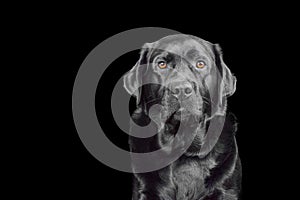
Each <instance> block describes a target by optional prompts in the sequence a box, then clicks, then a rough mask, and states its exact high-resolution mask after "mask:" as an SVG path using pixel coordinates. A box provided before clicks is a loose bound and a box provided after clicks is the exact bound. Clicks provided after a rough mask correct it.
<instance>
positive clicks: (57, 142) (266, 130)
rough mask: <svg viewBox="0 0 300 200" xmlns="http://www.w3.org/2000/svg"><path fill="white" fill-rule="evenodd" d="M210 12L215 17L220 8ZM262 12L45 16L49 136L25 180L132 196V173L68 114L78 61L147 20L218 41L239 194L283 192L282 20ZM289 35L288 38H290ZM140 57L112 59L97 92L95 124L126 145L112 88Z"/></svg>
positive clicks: (71, 190)
mask: <svg viewBox="0 0 300 200" xmlns="http://www.w3.org/2000/svg"><path fill="white" fill-rule="evenodd" d="M103 9H104V8H102V9H101V10H103ZM211 12H212V13H211V14H212V15H214V14H213V13H215V12H217V11H213V10H212V11H211ZM61 13H63V12H61ZM61 13H60V14H61ZM77 14H78V13H77ZM140 14H141V13H139V15H138V16H140ZM264 14H265V13H264V11H261V13H260V15H259V16H257V13H256V15H255V16H256V17H257V18H254V17H253V12H252V11H251V12H248V13H246V14H244V13H243V12H242V11H241V12H238V13H234V14H232V15H233V16H232V17H231V18H225V15H222V14H221V15H220V16H215V17H213V18H210V20H207V17H204V16H202V17H199V16H198V18H197V17H195V16H194V15H193V16H189V15H186V16H185V18H182V17H180V19H177V18H176V19H173V18H172V17H165V18H164V19H161V18H159V17H158V18H153V17H152V16H151V17H150V18H149V19H148V20H145V19H144V17H138V16H134V17H133V18H132V19H128V20H127V19H125V18H124V15H122V17H121V18H122V20H121V19H112V18H110V17H106V15H105V14H104V15H101V16H100V15H99V16H93V17H91V16H90V15H88V17H86V18H82V17H81V15H80V13H79V14H78V15H76V16H77V17H73V16H69V15H67V14H66V15H63V16H59V17H56V18H54V19H52V18H51V17H49V18H45V20H44V21H43V23H42V25H41V26H38V28H37V30H38V31H36V32H35V33H34V37H35V36H38V37H37V38H38V40H39V41H41V44H39V45H38V47H40V46H44V47H45V46H46V49H47V50H45V51H43V50H41V48H37V51H40V52H39V54H43V55H42V58H43V62H45V63H47V64H46V65H47V66H48V67H47V68H46V71H43V73H47V74H51V77H50V78H49V79H47V80H46V81H47V82H48V84H47V86H49V88H47V100H50V101H49V103H48V102H47V103H45V104H44V106H43V107H45V105H46V109H45V110H43V112H44V113H45V112H46V113H47V115H48V117H49V120H47V125H46V126H45V127H46V129H47V130H46V132H47V134H46V133H43V136H46V138H45V139H44V138H43V141H44V142H45V144H46V143H47V145H45V146H43V144H44V143H43V144H42V145H41V146H43V147H41V148H42V149H45V150H46V151H45V152H47V156H44V154H42V153H41V150H37V148H36V149H34V151H33V152H34V155H36V156H34V160H35V161H37V163H38V164H34V167H33V168H31V171H33V172H32V173H29V174H26V180H27V179H33V177H37V178H36V179H35V178H34V182H35V184H34V186H33V187H34V188H35V190H38V191H39V192H41V194H42V195H46V196H53V197H66V198H78V197H80V198H85V199H92V198H93V199H120V198H122V199H130V196H131V174H128V173H124V172H119V171H116V170H114V169H111V168H109V167H107V166H105V165H104V164H102V163H100V162H99V161H98V160H96V159H95V158H94V157H93V156H92V155H91V154H90V153H89V152H88V151H87V150H86V149H85V147H84V145H83V144H82V142H81V141H80V139H79V136H78V134H77V132H76V129H75V125H74V122H73V117H72V106H71V101H72V89H73V83H74V80H75V77H76V74H77V71H78V69H79V67H80V65H81V64H82V62H83V60H84V59H85V57H86V56H87V55H88V54H89V52H90V51H91V50H93V48H95V47H96V46H97V45H98V44H99V43H101V42H102V41H103V40H105V39H107V38H108V37H110V36H112V35H114V34H117V33H120V32H122V31H125V30H128V29H132V28H138V27H149V26H150V27H164V28H169V29H174V30H177V31H179V32H182V33H186V34H191V35H195V36H198V37H200V38H202V39H205V40H208V41H210V42H212V43H219V44H220V46H221V47H222V49H223V57H224V61H225V63H226V64H227V65H228V67H229V68H230V69H231V72H232V73H233V74H234V75H235V76H236V77H237V90H236V92H235V94H234V95H233V96H231V97H230V98H229V99H228V108H229V110H230V111H232V112H233V113H234V114H235V115H236V116H237V118H238V122H239V125H238V132H237V142H238V146H239V153H240V157H241V160H242V166H243V183H242V186H243V199H268V198H270V197H274V196H275V197H279V196H278V195H279V194H281V195H282V194H283V195H286V192H284V191H285V190H284V187H285V186H287V185H288V182H285V181H282V178H283V177H284V176H285V173H282V172H283V171H284V170H283V168H284V166H285V167H287V168H289V166H286V165H287V164H286V163H287V161H283V160H284V159H283V158H286V154H285V153H283V151H282V149H281V148H280V145H281V144H282V143H285V142H286V140H287V139H285V138H284V137H282V134H283V132H284V131H285V130H284V129H283V128H282V127H281V126H280V124H282V118H283V116H282V115H281V114H279V111H280V110H281V109H283V108H282V106H281V107H279V106H278V105H279V102H280V101H281V98H283V97H282V95H278V91H283V90H284V88H286V87H285V85H284V84H283V83H282V81H281V80H278V75H279V74H280V75H281V77H282V76H283V73H284V72H283V71H282V59H281V57H280V56H279V57H277V53H278V51H280V50H279V49H278V48H279V47H278V45H277V44H278V42H277V41H278V39H277V38H278V36H281V34H283V33H282V30H286V29H285V26H287V25H285V23H282V22H280V20H281V19H279V18H273V17H269V16H268V15H266V16H265V15H264ZM196 16H197V15H196ZM205 16H206V15H205ZM261 16H264V17H261ZM199 18H200V19H199ZM279 24H280V26H279ZM278 30H279V31H278ZM275 41H276V42H275ZM286 41H289V38H288V37H287V38H286ZM145 42H152V41H145ZM46 52H47V53H46ZM45 54H46V55H45ZM138 58H139V54H138V51H133V52H130V53H128V54H125V55H124V56H121V57H120V58H119V59H117V60H116V61H115V62H114V63H112V65H110V66H109V68H108V70H107V71H106V72H105V74H104V76H103V77H102V79H101V81H100V83H99V85H98V89H97V94H96V109H97V115H98V118H99V121H100V123H101V124H103V125H104V127H106V128H107V129H110V132H109V133H106V134H107V136H108V137H109V139H110V140H112V141H113V142H114V143H115V144H116V145H118V146H120V147H122V148H124V149H127V148H128V146H127V136H126V134H124V133H122V132H120V131H119V130H118V128H117V127H116V126H115V124H114V123H113V121H112V118H111V117H109V116H111V113H110V110H109V105H110V92H111V90H112V88H113V86H114V83H115V81H116V80H117V79H118V78H119V77H121V76H122V75H123V74H124V73H125V72H126V71H128V70H129V69H131V68H132V67H133V65H134V64H135V63H136V61H137V60H138ZM274 58H276V59H274ZM274 61H275V62H274ZM45 127H44V128H45ZM48 144H49V145H48ZM45 158H46V159H45ZM24 173H26V171H25V172H24ZM33 174H34V175H36V176H33ZM286 183H287V184H286ZM24 184H25V185H26V181H24ZM26 191H28V190H27V189H26ZM283 199H284V198H283Z"/></svg>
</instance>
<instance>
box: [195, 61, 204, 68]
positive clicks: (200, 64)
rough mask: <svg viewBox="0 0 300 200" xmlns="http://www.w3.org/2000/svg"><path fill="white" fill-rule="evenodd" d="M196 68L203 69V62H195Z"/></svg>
mask: <svg viewBox="0 0 300 200" xmlns="http://www.w3.org/2000/svg"><path fill="white" fill-rule="evenodd" d="M196 67H197V68H200V69H202V68H204V67H205V62H204V61H202V60H199V61H197V63H196Z"/></svg>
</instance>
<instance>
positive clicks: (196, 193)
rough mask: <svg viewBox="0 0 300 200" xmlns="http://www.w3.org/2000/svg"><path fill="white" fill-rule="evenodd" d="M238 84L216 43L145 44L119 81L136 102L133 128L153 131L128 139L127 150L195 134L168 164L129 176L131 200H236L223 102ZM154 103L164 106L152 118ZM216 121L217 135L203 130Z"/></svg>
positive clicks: (237, 175) (183, 38)
mask: <svg viewBox="0 0 300 200" xmlns="http://www.w3.org/2000/svg"><path fill="white" fill-rule="evenodd" d="M156 83H157V84H156ZM235 84H236V79H235V77H234V76H233V75H232V74H231V72H230V70H229V69H228V67H227V66H226V65H225V64H224V62H223V60H222V55H221V50H220V48H219V46H218V45H215V44H211V43H209V42H207V41H204V40H202V39H199V38H197V37H194V36H189V35H171V36H167V37H164V38H162V39H160V40H159V41H157V42H154V43H151V44H150V43H146V44H145V45H144V47H143V49H142V51H141V56H140V59H139V61H138V62H137V64H136V65H135V66H134V67H133V69H132V70H130V71H129V72H128V73H127V74H126V75H125V77H124V87H125V89H126V90H127V91H128V92H129V93H130V94H133V95H134V96H135V97H136V99H137V109H136V111H135V112H134V113H133V115H132V119H133V121H134V123H136V124H138V125H140V126H145V125H147V124H148V123H149V122H150V121H151V120H152V121H154V122H155V124H156V130H157V134H156V135H154V136H152V137H150V138H137V137H130V141H129V143H130V147H131V151H132V152H137V153H146V152H152V151H155V150H158V149H161V148H163V147H169V148H165V149H166V151H172V150H174V146H172V142H174V138H175V136H176V135H177V136H178V135H181V137H190V136H191V135H193V140H192V143H191V145H189V147H188V148H186V149H185V152H184V154H183V155H181V156H180V158H179V159H177V160H176V161H174V162H173V163H171V164H170V165H168V166H166V167H163V168H162V169H159V170H156V171H152V172H147V173H136V174H134V184H133V197H132V199H133V200H162V199H163V200H175V199H177V200H179V199H180V200H200V199H205V200H207V199H239V194H240V190H241V163H240V159H239V156H238V150H237V145H236V140H235V136H234V135H235V132H236V122H235V117H234V116H233V114H231V113H227V114H226V98H227V97H228V96H230V95H232V94H233V93H234V92H235ZM155 104H159V105H161V106H162V109H160V110H159V112H152V113H151V111H150V108H151V107H152V106H153V105H155ZM215 119H217V121H218V120H219V119H224V126H223V129H222V130H221V131H220V135H218V134H217V133H216V131H214V130H213V131H210V132H209V131H208V130H209V126H210V125H211V124H212V120H215ZM219 121H220V120H219ZM179 126H180V127H181V129H180V131H179ZM131 131H135V129H134V128H131ZM209 134H210V135H209ZM216 135H217V136H218V137H216ZM185 142H186V141H185V140H184V139H183V140H182V141H181V143H183V145H184V143H185ZM179 143H180V142H179ZM167 154H168V152H166V155H167ZM153 162H155V161H153Z"/></svg>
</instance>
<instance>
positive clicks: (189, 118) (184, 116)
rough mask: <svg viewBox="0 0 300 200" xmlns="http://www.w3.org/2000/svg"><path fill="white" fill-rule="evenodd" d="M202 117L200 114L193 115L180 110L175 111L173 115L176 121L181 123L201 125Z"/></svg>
mask: <svg viewBox="0 0 300 200" xmlns="http://www.w3.org/2000/svg"><path fill="white" fill-rule="evenodd" d="M201 116H202V115H201V114H200V113H192V112H190V111H187V110H185V109H179V110H177V111H175V113H174V115H173V117H174V119H175V120H178V121H180V122H181V123H199V122H200V121H201Z"/></svg>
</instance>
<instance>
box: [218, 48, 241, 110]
mask: <svg viewBox="0 0 300 200" xmlns="http://www.w3.org/2000/svg"><path fill="white" fill-rule="evenodd" d="M213 52H214V56H215V65H216V68H217V69H218V73H219V75H218V77H221V81H219V86H218V87H219V90H218V91H219V106H220V110H219V111H218V113H219V114H222V115H223V114H225V111H226V103H225V98H227V97H229V96H231V95H233V93H234V92H235V90H236V78H235V76H233V75H232V73H231V72H230V70H229V68H228V67H227V65H226V64H225V63H224V61H223V57H222V50H221V47H220V46H219V45H218V44H214V45H213Z"/></svg>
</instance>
